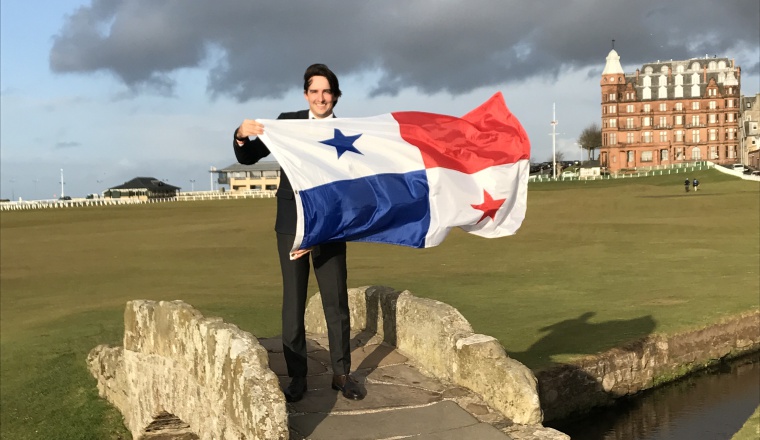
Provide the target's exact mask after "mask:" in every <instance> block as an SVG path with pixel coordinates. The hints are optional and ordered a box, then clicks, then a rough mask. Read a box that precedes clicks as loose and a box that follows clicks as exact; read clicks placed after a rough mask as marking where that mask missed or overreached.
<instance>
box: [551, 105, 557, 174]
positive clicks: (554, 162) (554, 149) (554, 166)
mask: <svg viewBox="0 0 760 440" xmlns="http://www.w3.org/2000/svg"><path fill="white" fill-rule="evenodd" d="M551 126H552V176H553V177H554V179H555V180H556V179H557V111H556V105H555V104H553V103H552V122H551Z"/></svg>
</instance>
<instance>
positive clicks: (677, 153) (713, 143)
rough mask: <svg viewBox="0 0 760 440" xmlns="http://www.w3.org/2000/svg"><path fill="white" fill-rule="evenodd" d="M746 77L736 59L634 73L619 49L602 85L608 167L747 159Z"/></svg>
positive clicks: (664, 64)
mask: <svg viewBox="0 0 760 440" xmlns="http://www.w3.org/2000/svg"><path fill="white" fill-rule="evenodd" d="M740 76H741V68H740V67H737V66H735V65H734V61H733V60H730V59H728V58H694V59H690V60H684V61H672V60H671V61H658V62H656V63H647V64H644V65H643V66H641V69H636V72H635V73H629V74H626V73H625V72H623V68H622V66H621V65H620V56H619V55H618V53H617V52H616V51H615V50H614V49H613V50H611V51H610V53H609V55H607V64H606V65H605V66H604V71H603V72H602V79H601V83H600V84H601V88H602V146H601V148H600V155H599V161H600V164H601V166H603V167H607V168H608V169H609V171H611V172H617V171H620V170H625V169H631V168H641V167H652V166H656V165H672V164H677V163H684V162H694V161H702V160H709V161H712V162H715V163H721V164H727V163H736V162H739V139H738V137H739V136H738V135H739V133H738V130H739V98H740V96H741V95H740Z"/></svg>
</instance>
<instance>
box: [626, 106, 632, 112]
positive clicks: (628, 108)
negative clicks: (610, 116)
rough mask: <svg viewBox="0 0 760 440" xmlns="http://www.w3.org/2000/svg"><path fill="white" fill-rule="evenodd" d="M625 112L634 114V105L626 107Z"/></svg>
mask: <svg viewBox="0 0 760 440" xmlns="http://www.w3.org/2000/svg"><path fill="white" fill-rule="evenodd" d="M625 111H626V112H628V113H633V104H628V105H626V106H625Z"/></svg>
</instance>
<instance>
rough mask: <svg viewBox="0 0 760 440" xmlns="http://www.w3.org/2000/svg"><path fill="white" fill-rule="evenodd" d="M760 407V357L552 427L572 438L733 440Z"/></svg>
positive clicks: (679, 382)
mask: <svg viewBox="0 0 760 440" xmlns="http://www.w3.org/2000/svg"><path fill="white" fill-rule="evenodd" d="M758 405H760V353H755V354H753V355H750V356H746V357H743V358H741V359H737V360H734V361H732V362H731V363H724V364H721V365H719V366H717V367H714V368H711V369H710V370H707V371H704V372H699V373H696V374H694V375H692V376H690V377H688V378H685V379H682V380H680V381H678V382H676V383H672V384H669V385H665V386H662V387H660V388H657V389H654V390H650V391H646V392H643V393H639V394H637V395H636V396H632V397H630V398H626V399H622V400H621V401H620V402H619V403H618V404H616V405H615V406H613V407H610V408H607V409H604V410H599V411H596V412H594V413H593V414H591V415H589V416H587V417H585V418H583V419H581V420H576V421H573V422H563V421H552V422H547V423H546V425H547V426H551V427H552V428H555V429H558V430H560V431H562V432H564V433H566V434H568V435H569V436H570V437H571V438H572V439H573V440H728V439H730V438H731V437H732V436H733V435H734V434H735V433H736V432H737V431H738V430H739V429H741V427H742V425H743V424H744V422H746V421H747V419H748V418H749V416H750V415H752V413H753V412H754V411H755V408H757V407H758Z"/></svg>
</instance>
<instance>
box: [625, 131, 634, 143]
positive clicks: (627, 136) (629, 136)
mask: <svg viewBox="0 0 760 440" xmlns="http://www.w3.org/2000/svg"><path fill="white" fill-rule="evenodd" d="M625 141H626V142H627V143H629V144H632V143H634V142H636V141H635V140H634V138H633V133H626V134H625Z"/></svg>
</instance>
